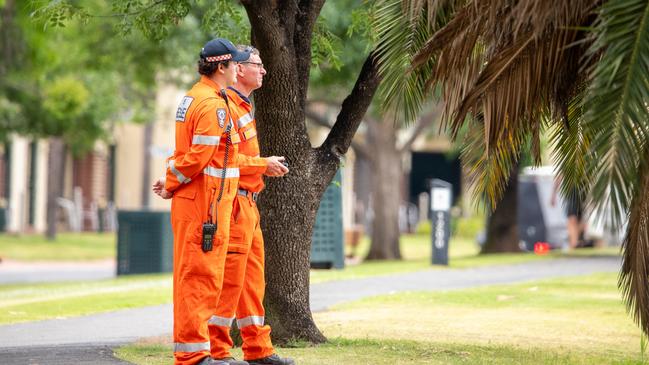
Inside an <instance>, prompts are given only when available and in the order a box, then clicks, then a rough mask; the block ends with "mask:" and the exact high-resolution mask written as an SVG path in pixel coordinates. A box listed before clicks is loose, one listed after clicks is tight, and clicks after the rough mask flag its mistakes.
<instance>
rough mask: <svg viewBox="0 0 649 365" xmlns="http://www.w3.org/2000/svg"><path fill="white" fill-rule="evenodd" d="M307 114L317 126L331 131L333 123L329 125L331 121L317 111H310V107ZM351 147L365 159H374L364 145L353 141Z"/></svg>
mask: <svg viewBox="0 0 649 365" xmlns="http://www.w3.org/2000/svg"><path fill="white" fill-rule="evenodd" d="M305 113H306V117H307V118H308V119H309V120H311V121H312V122H314V123H315V124H317V125H319V126H321V127H324V128H329V129H331V127H332V125H331V123H329V120H327V118H325V117H324V116H323V115H322V114H320V113H316V112H315V111H313V110H311V109H309V108H308V107H307V109H306V111H305ZM350 146H351V148H352V149H353V150H354V152H355V153H356V154H358V155H362V156H363V158H366V159H368V160H371V159H372V154H371V153H370V151H369V150H368V148H367V146H366V145H365V144H364V143H361V142H357V141H355V140H353V139H352V143H351V145H350Z"/></svg>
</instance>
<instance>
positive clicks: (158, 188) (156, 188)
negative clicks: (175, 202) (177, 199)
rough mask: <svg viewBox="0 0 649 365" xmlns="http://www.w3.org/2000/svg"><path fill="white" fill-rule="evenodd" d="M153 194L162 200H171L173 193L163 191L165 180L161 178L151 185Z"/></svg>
mask: <svg viewBox="0 0 649 365" xmlns="http://www.w3.org/2000/svg"><path fill="white" fill-rule="evenodd" d="M153 192H154V193H156V195H158V196H159V197H161V198H162V199H171V197H172V196H173V195H174V194H173V193H171V192H169V191H167V189H165V178H164V177H161V178H160V179H158V180H156V181H155V182H154V183H153Z"/></svg>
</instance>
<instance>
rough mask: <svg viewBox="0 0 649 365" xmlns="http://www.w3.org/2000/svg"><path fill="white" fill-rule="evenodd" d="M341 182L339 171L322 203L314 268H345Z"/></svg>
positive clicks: (313, 250) (313, 252)
mask: <svg viewBox="0 0 649 365" xmlns="http://www.w3.org/2000/svg"><path fill="white" fill-rule="evenodd" d="M341 181H342V175H341V172H340V170H339V171H338V172H337V173H336V176H335V177H334V179H333V182H332V183H331V184H329V187H328V188H327V190H326V191H325V193H324V195H323V196H322V200H321V201H320V207H319V208H318V214H317V216H316V222H315V226H314V227H313V238H312V243H311V267H312V268H319V269H330V268H332V267H334V268H336V269H342V268H344V267H345V252H344V246H343V204H342V202H343V199H342V188H341V185H340V183H341Z"/></svg>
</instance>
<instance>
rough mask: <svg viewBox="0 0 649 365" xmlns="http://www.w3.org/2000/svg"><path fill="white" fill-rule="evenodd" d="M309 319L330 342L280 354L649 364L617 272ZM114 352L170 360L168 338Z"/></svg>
mask: <svg viewBox="0 0 649 365" xmlns="http://www.w3.org/2000/svg"><path fill="white" fill-rule="evenodd" d="M314 319H315V321H316V323H317V324H318V326H319V328H320V329H321V330H322V331H323V333H324V334H325V335H326V336H327V337H328V338H330V342H328V343H327V344H324V345H320V346H315V347H302V348H282V349H279V350H278V352H280V353H281V354H282V355H284V356H291V357H294V358H295V359H296V360H297V362H298V363H299V364H300V365H316V364H354V365H362V364H645V363H646V362H643V360H642V355H641V353H640V331H639V329H638V328H637V327H636V326H635V325H634V324H633V323H632V321H631V319H630V318H629V317H628V316H627V314H626V312H625V309H624V305H623V304H622V301H621V298H620V294H619V293H618V291H617V287H616V275H615V274H595V275H588V276H580V277H570V278H562V279H553V280H544V281H536V282H531V283H526V284H516V285H497V286H489V287H482V288H475V289H464V290H457V291H447V292H412V293H399V294H395V295H385V296H378V297H373V298H366V299H363V300H360V301H356V302H353V303H347V304H342V305H339V306H336V307H334V308H333V309H332V310H331V311H328V312H322V313H316V314H314ZM405 339H407V340H405ZM234 354H235V356H238V357H241V352H240V351H239V350H238V349H237V350H235V351H234ZM117 355H118V356H119V357H120V358H123V359H125V360H127V361H130V362H133V363H135V364H141V365H144V364H172V362H173V360H172V357H171V355H172V353H171V339H170V338H156V339H150V340H148V341H142V342H140V343H137V344H134V345H129V346H125V347H122V348H120V349H118V350H117Z"/></svg>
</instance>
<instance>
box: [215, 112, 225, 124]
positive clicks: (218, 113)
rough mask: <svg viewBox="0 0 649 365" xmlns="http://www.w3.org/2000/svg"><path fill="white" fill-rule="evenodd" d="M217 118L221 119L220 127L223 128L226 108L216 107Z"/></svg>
mask: <svg viewBox="0 0 649 365" xmlns="http://www.w3.org/2000/svg"><path fill="white" fill-rule="evenodd" d="M216 118H217V119H218V120H219V127H221V128H223V126H224V125H225V109H223V108H218V109H216Z"/></svg>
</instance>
